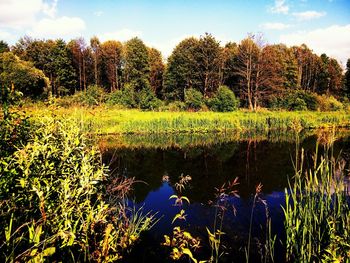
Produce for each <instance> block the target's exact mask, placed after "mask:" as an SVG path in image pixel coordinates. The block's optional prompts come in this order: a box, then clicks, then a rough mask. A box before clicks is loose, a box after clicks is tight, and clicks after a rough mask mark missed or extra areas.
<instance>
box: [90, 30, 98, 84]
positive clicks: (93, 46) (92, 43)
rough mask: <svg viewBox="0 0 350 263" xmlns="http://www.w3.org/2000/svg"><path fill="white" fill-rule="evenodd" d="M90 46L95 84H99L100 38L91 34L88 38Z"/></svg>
mask: <svg viewBox="0 0 350 263" xmlns="http://www.w3.org/2000/svg"><path fill="white" fill-rule="evenodd" d="M90 46H91V49H92V52H93V55H94V75H95V85H99V77H100V74H99V64H100V40H99V39H98V38H97V37H96V36H93V37H92V38H91V39H90Z"/></svg>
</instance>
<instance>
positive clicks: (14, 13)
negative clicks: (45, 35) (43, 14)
mask: <svg viewBox="0 0 350 263" xmlns="http://www.w3.org/2000/svg"><path fill="white" fill-rule="evenodd" d="M42 7H43V2H42V0H27V1H16V0H2V1H0V26H1V27H9V28H20V27H23V26H29V25H31V24H33V23H34V22H35V16H36V15H37V14H38V13H39V12H40V11H41V10H42Z"/></svg>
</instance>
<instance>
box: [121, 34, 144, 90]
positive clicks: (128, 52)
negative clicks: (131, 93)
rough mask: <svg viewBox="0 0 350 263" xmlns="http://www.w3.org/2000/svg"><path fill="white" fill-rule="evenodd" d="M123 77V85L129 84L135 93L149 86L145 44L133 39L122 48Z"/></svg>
mask: <svg viewBox="0 0 350 263" xmlns="http://www.w3.org/2000/svg"><path fill="white" fill-rule="evenodd" d="M124 48H125V50H124V53H125V54H124V59H125V63H124V64H125V65H124V77H125V83H131V84H132V85H133V86H134V88H135V91H139V90H141V89H142V88H144V86H148V85H149V71H150V67H149V57H148V51H147V47H146V46H145V44H144V43H143V42H142V40H141V39H139V38H137V37H135V38H132V39H130V40H129V41H127V42H126V43H125V46H124Z"/></svg>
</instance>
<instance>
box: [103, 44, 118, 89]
mask: <svg viewBox="0 0 350 263" xmlns="http://www.w3.org/2000/svg"><path fill="white" fill-rule="evenodd" d="M101 54H102V67H103V71H102V72H103V73H102V75H103V76H104V77H103V79H105V80H106V81H105V83H104V84H106V85H107V86H109V87H110V91H111V92H112V91H114V90H116V89H119V87H120V75H121V62H122V44H121V43H120V42H119V41H115V40H109V41H106V42H104V43H102V44H101Z"/></svg>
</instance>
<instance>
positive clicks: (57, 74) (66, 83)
mask: <svg viewBox="0 0 350 263" xmlns="http://www.w3.org/2000/svg"><path fill="white" fill-rule="evenodd" d="M51 59H52V69H53V72H54V75H53V76H52V80H51V85H52V90H53V94H56V95H62V94H67V93H70V94H73V93H74V90H75V86H76V75H75V72H74V68H73V65H72V60H71V59H70V57H69V54H68V49H67V46H66V43H65V42H64V41H63V40H62V39H58V40H56V43H55V46H54V47H53V49H52V53H51Z"/></svg>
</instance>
